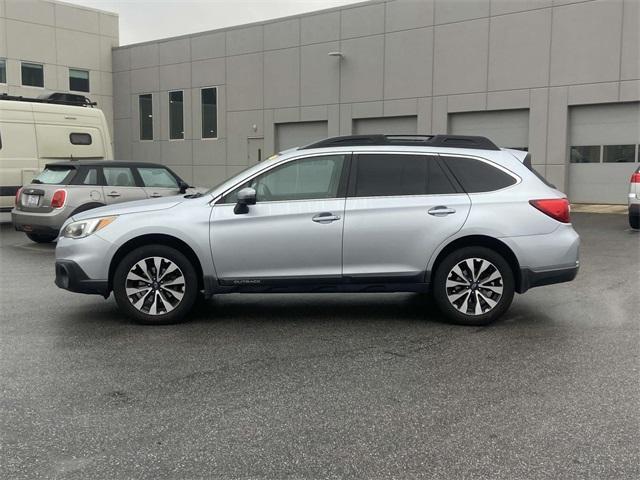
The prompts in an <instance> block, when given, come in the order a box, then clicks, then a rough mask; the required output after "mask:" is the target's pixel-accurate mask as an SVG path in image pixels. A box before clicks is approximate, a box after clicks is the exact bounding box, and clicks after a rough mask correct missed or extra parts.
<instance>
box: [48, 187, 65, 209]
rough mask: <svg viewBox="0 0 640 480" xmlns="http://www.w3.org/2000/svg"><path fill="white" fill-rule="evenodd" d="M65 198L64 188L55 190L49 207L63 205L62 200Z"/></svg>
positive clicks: (60, 206)
mask: <svg viewBox="0 0 640 480" xmlns="http://www.w3.org/2000/svg"><path fill="white" fill-rule="evenodd" d="M66 200H67V191H66V190H56V191H55V193H54V194H53V197H51V207H52V208H62V207H64V202H65V201H66Z"/></svg>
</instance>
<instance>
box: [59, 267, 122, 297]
mask: <svg viewBox="0 0 640 480" xmlns="http://www.w3.org/2000/svg"><path fill="white" fill-rule="evenodd" d="M55 283H56V285H57V286H58V287H60V288H63V289H64V290H69V291H70V292H76V293H88V294H95V295H102V296H103V297H104V298H107V297H108V296H109V293H110V292H109V282H108V281H107V280H93V279H91V278H89V277H88V276H87V274H86V273H85V272H84V270H83V269H82V267H80V265H78V264H77V263H76V262H74V261H73V260H56V280H55Z"/></svg>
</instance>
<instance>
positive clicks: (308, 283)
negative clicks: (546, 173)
mask: <svg viewBox="0 0 640 480" xmlns="http://www.w3.org/2000/svg"><path fill="white" fill-rule="evenodd" d="M527 155H528V154H527V153H526V152H522V151H517V150H508V149H500V148H498V147H496V146H495V145H494V144H493V143H492V142H491V141H489V140H487V139H486V138H483V137H466V136H465V137H462V136H452V135H436V136H383V135H373V136H352V137H336V138H330V139H326V140H323V141H321V142H318V143H315V144H312V145H308V146H306V147H302V148H298V149H295V150H290V151H287V152H285V153H283V154H281V155H278V156H276V157H275V158H274V157H272V158H271V159H269V160H267V161H264V162H261V163H259V164H257V165H254V166H252V167H250V168H248V169H247V170H245V171H244V172H242V173H240V174H238V175H236V176H235V177H233V178H231V179H230V180H228V181H226V182H224V183H223V184H222V185H219V186H218V187H215V188H213V189H211V190H210V191H209V192H207V193H206V194H204V195H200V194H197V195H185V196H183V197H170V198H165V199H161V200H159V201H155V202H150V201H140V202H131V203H127V204H123V205H115V206H108V207H105V208H99V209H96V210H93V211H90V212H85V213H81V214H78V215H74V216H73V218H70V219H69V220H68V221H67V222H66V223H65V225H64V226H63V229H62V232H61V237H60V240H59V241H58V245H57V248H56V284H57V285H58V286H59V287H61V288H64V289H67V290H70V291H73V292H81V293H97V294H101V295H103V296H105V297H107V296H109V294H110V292H112V291H113V293H114V296H115V299H116V301H117V303H118V305H119V307H120V309H121V310H122V311H123V312H124V313H126V314H127V315H129V316H130V317H131V318H133V319H134V320H136V321H138V322H141V323H146V324H164V323H170V322H175V321H179V320H182V319H184V318H185V317H186V316H187V314H188V313H189V311H190V309H191V308H192V306H193V304H194V302H195V301H196V297H197V295H198V293H199V292H203V293H204V295H205V297H209V296H211V295H218V294H223V293H230V292H247V293H251V292H260V293H263V292H325V293H326V292H428V291H430V292H431V293H432V295H433V297H434V298H435V301H436V303H437V305H438V306H439V307H440V309H441V310H442V312H444V314H445V315H446V316H447V317H448V318H449V319H451V320H452V321H454V322H458V323H463V324H470V325H483V324H487V323H489V322H491V321H493V320H495V319H497V318H498V317H500V316H501V315H502V314H503V313H504V312H505V311H506V310H507V308H508V307H509V305H510V304H511V301H512V299H513V296H514V292H518V293H524V292H525V291H527V290H528V289H529V288H531V287H537V286H540V285H548V284H552V283H559V282H566V281H570V280H573V278H574V277H575V276H576V274H577V272H578V267H579V262H578V245H579V237H578V235H577V234H576V232H575V231H574V229H573V227H572V226H571V223H570V219H569V203H568V201H567V198H566V197H565V195H564V194H563V193H561V192H559V191H557V190H556V189H554V188H552V187H550V186H548V185H547V184H546V183H545V182H544V181H543V180H542V179H540V178H539V177H538V175H537V174H536V173H534V172H533V171H532V170H530V169H529V168H528V167H527V165H531V161H530V157H527Z"/></svg>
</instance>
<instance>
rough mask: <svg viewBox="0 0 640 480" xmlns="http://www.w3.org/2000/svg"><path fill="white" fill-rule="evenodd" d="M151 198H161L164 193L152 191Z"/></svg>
mask: <svg viewBox="0 0 640 480" xmlns="http://www.w3.org/2000/svg"><path fill="white" fill-rule="evenodd" d="M149 196H150V197H151V198H159V197H161V196H162V195H160V194H159V193H152V194H151V195H149Z"/></svg>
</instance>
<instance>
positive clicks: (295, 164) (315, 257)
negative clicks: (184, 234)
mask: <svg viewBox="0 0 640 480" xmlns="http://www.w3.org/2000/svg"><path fill="white" fill-rule="evenodd" d="M348 159H349V155H342V154H334V155H326V154H324V155H317V156H311V157H305V158H302V159H295V160H291V161H288V162H286V163H284V164H281V165H278V166H275V167H274V168H272V169H270V170H269V171H267V172H265V173H262V174H261V175H259V176H257V177H255V178H253V179H252V180H250V181H249V182H248V183H246V184H244V185H242V186H240V187H239V188H237V189H236V190H235V191H233V192H231V193H229V194H227V195H226V196H225V197H223V198H222V199H221V200H220V201H219V202H218V203H217V204H216V205H215V206H214V208H213V212H212V216H211V229H210V231H211V249H212V253H213V259H214V264H215V268H216V272H217V275H218V278H219V280H220V281H221V282H231V283H232V284H233V283H236V284H243V283H248V282H251V283H266V282H269V280H271V279H280V280H282V279H289V280H292V281H300V280H303V279H309V280H314V279H315V280H318V279H325V280H327V279H329V280H331V279H336V278H340V276H341V270H342V227H343V218H344V204H345V198H344V191H345V190H346V182H345V179H346V175H345V172H346V168H347V167H348ZM245 186H250V187H252V188H254V189H255V190H256V192H257V196H256V200H257V202H256V204H255V205H252V206H250V207H249V211H248V213H245V214H236V213H234V207H235V193H237V191H238V190H239V189H240V188H242V187H245Z"/></svg>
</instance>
